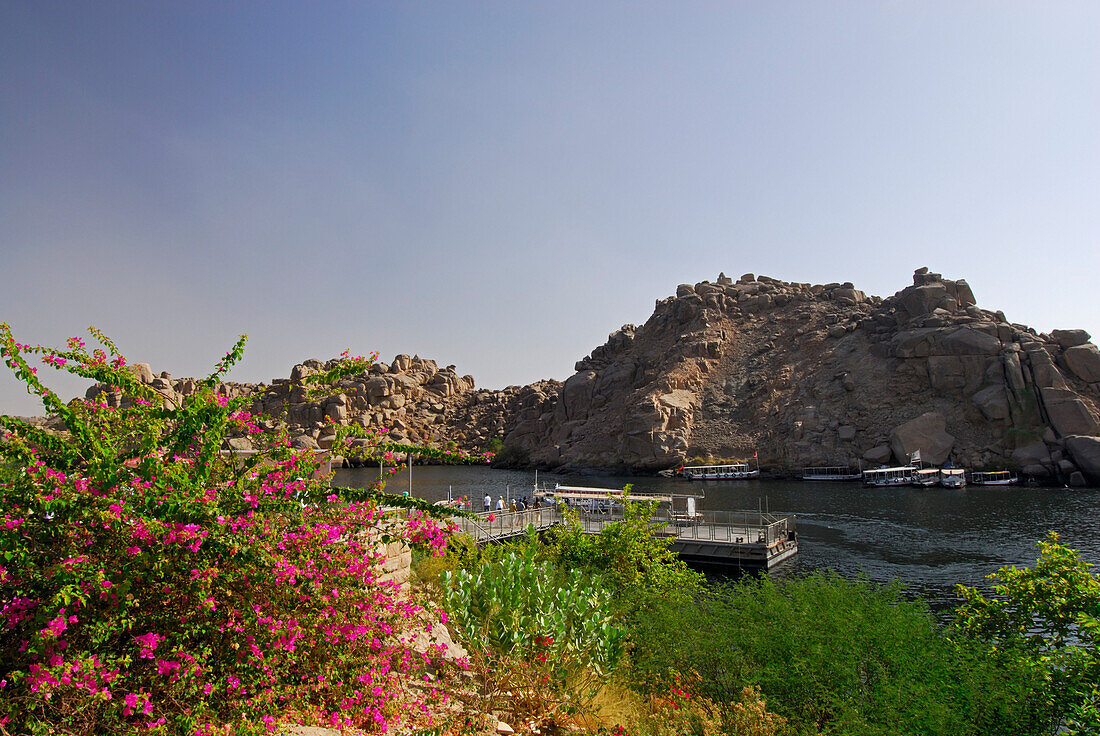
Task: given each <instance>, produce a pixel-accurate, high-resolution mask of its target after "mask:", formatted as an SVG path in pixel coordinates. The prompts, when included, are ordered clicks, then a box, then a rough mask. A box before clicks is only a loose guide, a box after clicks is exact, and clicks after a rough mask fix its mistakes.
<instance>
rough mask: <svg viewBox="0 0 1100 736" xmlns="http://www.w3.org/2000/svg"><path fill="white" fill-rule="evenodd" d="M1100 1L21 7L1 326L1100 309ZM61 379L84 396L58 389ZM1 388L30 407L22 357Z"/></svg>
mask: <svg viewBox="0 0 1100 736" xmlns="http://www.w3.org/2000/svg"><path fill="white" fill-rule="evenodd" d="M1098 21H1100V6H1098V5H1096V4H1095V3H1085V2H1081V3H1057V2H1055V3H1011V2H1009V3H1001V2H998V3H993V2H988V3H965V2H962V3H916V2H866V3H841V2H830V3H809V2H807V3H782V2H780V3H758V2H743V3H735V2H721V3H693V2H675V3H674V2H667V3H639V2H630V3H613V2H601V3H590V2H584V3H582V2H576V3H568V2H555V3H536V2H531V3H515V2H509V3H503V2H502V3H465V2H463V3H457V2H456V3H428V2H422V3H397V2H393V3H382V2H375V3H358V2H356V3H352V2H348V3H321V2H319V3H309V4H304V3H278V2H271V3H223V2H195V3H153V2H129V3H119V2H99V3H77V2H71V3H53V2H18V1H16V0H5V1H4V2H2V3H0V131H2V132H0V263H2V269H0V320H2V321H7V322H8V323H10V324H11V325H12V327H13V328H14V330H15V332H16V335H17V337H18V338H20V339H21V340H23V341H25V342H42V343H60V342H62V341H63V340H64V338H65V337H67V336H69V335H73V334H79V333H81V332H82V331H83V330H84V328H86V327H87V325H89V324H94V325H96V326H97V327H99V328H101V329H103V330H104V331H106V332H107V333H108V334H109V335H111V336H113V337H114V338H115V339H116V341H117V342H119V344H120V345H121V347H122V348H123V351H124V352H125V353H126V354H127V357H128V358H130V359H131V360H140V361H144V362H149V363H151V364H152V365H153V367H154V369H155V370H158V371H159V370H169V371H171V372H172V373H173V374H174V375H176V376H184V375H199V374H204V373H205V372H208V370H209V367H210V366H211V365H212V364H213V363H214V362H215V361H216V359H217V358H218V357H219V356H220V355H221V354H222V353H223V352H224V351H225V350H226V349H228V347H229V346H230V345H231V344H232V342H233V340H234V339H235V336H236V335H237V334H238V333H241V332H247V333H248V334H249V336H250V343H249V348H248V350H247V352H246V358H245V360H244V361H243V362H242V364H241V365H240V366H239V368H238V369H237V370H236V371H234V373H233V374H232V376H231V377H233V378H236V379H237V380H266V379H270V378H272V377H276V376H286V375H288V373H289V370H290V368H291V366H292V365H293V364H294V363H296V362H300V361H301V360H303V359H305V358H308V357H319V358H327V357H331V356H333V355H336V354H338V353H339V352H341V351H342V350H343V349H344V348H351V349H352V350H353V351H354V352H357V353H366V352H369V351H371V350H376V349H377V350H380V351H381V352H382V356H383V359H386V360H388V359H389V358H391V357H392V356H393V355H394V354H396V353H403V352H407V353H418V354H420V355H421V356H423V357H427V358H433V359H435V360H437V361H439V362H440V363H441V364H443V365H445V364H449V363H453V364H455V365H456V366H457V368H458V370H459V372H460V373H469V374H472V375H473V376H474V377H475V378H476V379H477V382H478V384H479V385H482V386H488V387H490V388H499V387H503V386H505V385H508V384H521V383H528V382H531V381H534V380H536V379H539V378H558V379H565V378H567V377H568V376H569V375H571V373H572V368H573V363H574V362H575V361H576V360H578V359H579V358H581V357H583V356H584V355H585V354H587V353H588V352H589V351H590V350H591V349H592V348H593V347H595V346H596V345H599V344H601V343H602V342H603V341H604V340H606V337H607V334H608V333H609V332H611V331H613V330H615V329H617V328H618V327H619V326H620V325H622V324H623V323H627V322H633V323H641V322H644V321H645V320H646V319H647V318H648V316H649V315H650V313H651V312H652V309H653V303H654V300H656V299H660V298H663V297H665V296H668V295H670V294H672V293H674V292H675V289H676V285H677V284H678V283H684V282H692V283H694V282H697V281H701V280H704V279H710V280H713V279H714V278H715V277H716V276H717V275H718V273H719V272H720V271H724V272H725V273H726V274H728V275H731V276H733V277H735V278H736V277H737V276H739V275H740V274H741V273H744V272H746V271H751V272H754V273H757V274H767V275H769V276H774V277H777V278H782V279H785V280H789V281H808V282H816V283H825V282H829V281H848V280H850V281H853V282H855V284H856V286H857V287H859V288H862V289H863V290H865V291H867V292H869V293H874V294H879V295H882V296H888V295H890V294H893V293H894V292H896V291H898V290H900V289H901V288H903V287H905V286H906V285H908V284H909V283H910V282H911V274H912V271H913V269H914V268H917V267H919V266H925V265H927V266H929V267H931V268H932V270H935V271H939V272H942V273H943V274H944V275H945V276H948V277H952V278H966V279H967V280H968V281H969V282H970V283H971V285H972V286H973V288H974V291H975V293H976V294H977V297H978V303H979V305H980V306H983V307H986V308H990V309H1002V310H1004V312H1005V313H1006V314H1007V315H1008V317H1009V319H1010V320H1012V321H1016V322H1022V323H1025V324H1029V325H1032V326H1034V327H1036V328H1037V329H1039V330H1042V331H1049V330H1051V329H1054V328H1073V327H1082V328H1084V329H1087V330H1089V332H1091V333H1092V334H1093V335H1095V336H1098V337H1100V309H1098V307H1097V300H1096V297H1095V284H1096V281H1097V273H1098V270H1100V269H1098V267H1100V248H1098V247H1097V245H1098V243H1097V240H1098V233H1100V209H1098V207H1097V202H1100V145H1098V142H1097V140H1098V139H1097V134H1096V131H1098V130H1100V58H1098V57H1100V50H1098V49H1100V47H1098V46H1097V44H1096V43H1095V32H1096V29H1097V28H1100V22H1098ZM58 386H59V388H60V389H61V392H62V393H63V394H65V395H70V394H75V393H77V392H79V391H80V390H81V389H80V388H79V386H77V385H74V384H71V383H60V384H58ZM0 411H5V412H8V413H17V414H28V413H35V412H36V404H35V403H34V402H33V401H32V400H31V399H30V397H27V396H26V395H25V394H23V393H22V391H21V389H20V388H19V386H17V385H16V384H15V382H14V380H13V379H11V378H10V376H7V375H5V376H3V377H0Z"/></svg>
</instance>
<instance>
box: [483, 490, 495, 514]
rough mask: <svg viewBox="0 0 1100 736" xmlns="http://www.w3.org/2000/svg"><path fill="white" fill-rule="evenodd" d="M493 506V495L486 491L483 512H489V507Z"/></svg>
mask: <svg viewBox="0 0 1100 736" xmlns="http://www.w3.org/2000/svg"><path fill="white" fill-rule="evenodd" d="M492 506H493V497H492V496H490V495H489V494H488V493H486V494H485V513H489V509H490V508H492Z"/></svg>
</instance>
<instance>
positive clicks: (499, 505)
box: [497, 496, 504, 511]
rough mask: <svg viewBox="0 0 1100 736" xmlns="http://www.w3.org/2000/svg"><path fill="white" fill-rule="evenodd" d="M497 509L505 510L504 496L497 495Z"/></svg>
mask: <svg viewBox="0 0 1100 736" xmlns="http://www.w3.org/2000/svg"><path fill="white" fill-rule="evenodd" d="M497 511H504V496H497Z"/></svg>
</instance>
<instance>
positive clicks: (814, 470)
mask: <svg viewBox="0 0 1100 736" xmlns="http://www.w3.org/2000/svg"><path fill="white" fill-rule="evenodd" d="M862 477H863V471H862V470H860V469H858V468H852V467H850V466H848V465H826V466H821V467H807V468H802V480H859V479H860V478H862Z"/></svg>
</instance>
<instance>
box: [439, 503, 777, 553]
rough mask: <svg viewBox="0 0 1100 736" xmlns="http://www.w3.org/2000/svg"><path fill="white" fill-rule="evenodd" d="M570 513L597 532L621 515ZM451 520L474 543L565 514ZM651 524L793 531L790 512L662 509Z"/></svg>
mask: <svg viewBox="0 0 1100 736" xmlns="http://www.w3.org/2000/svg"><path fill="white" fill-rule="evenodd" d="M572 513H574V514H575V515H576V517H577V523H578V524H579V525H580V527H581V530H582V531H584V532H585V533H587V534H599V533H600V530H602V529H603V528H604V527H605V526H607V525H608V524H614V523H616V522H619V521H622V520H623V515H622V508H621V507H612V508H610V509H606V510H604V511H584V510H577V511H575V512H572ZM490 519H491V520H490ZM452 521H453V522H454V524H455V526H456V527H457V531H459V532H461V533H463V534H467V535H469V536H470V537H471V538H473V539H474V540H475V541H477V542H479V543H480V542H495V541H501V540H504V539H509V538H511V537H517V536H520V535H521V534H523V533H524V532H525V531H526V529H527V527H528V526H533V527H534V529H535V530H536V531H541V530H543V529H548V528H549V527H551V526H553V525H555V524H561V523H564V522H565V521H566V519H565V516H564V515H563V514H562V512H561V511H560V510H559V509H558V508H557V507H554V506H544V507H542V508H538V509H527V510H525V511H501V512H495V513H493V512H480V513H477V514H475V518H457V517H456V518H454V519H452ZM651 523H652V524H653V525H654V526H655V527H656V532H657V533H658V534H660V535H662V536H673V537H676V538H677V539H685V540H688V539H690V540H700V541H703V540H705V541H711V542H721V543H726V544H763V545H766V546H769V547H770V546H771V545H773V544H776V543H778V542H781V541H783V540H785V539H788V538H789V537H790V536H791V534H792V533H793V532H794V531H795V517H794V516H777V515H775V514H770V513H759V512H749V511H702V512H698V513H696V514H695V515H693V516H691V517H687V516H686V515H674V514H670V513H669V512H668V510H667V509H658V510H657V511H656V512H655V513H654V514H653V517H652V522H651Z"/></svg>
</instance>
